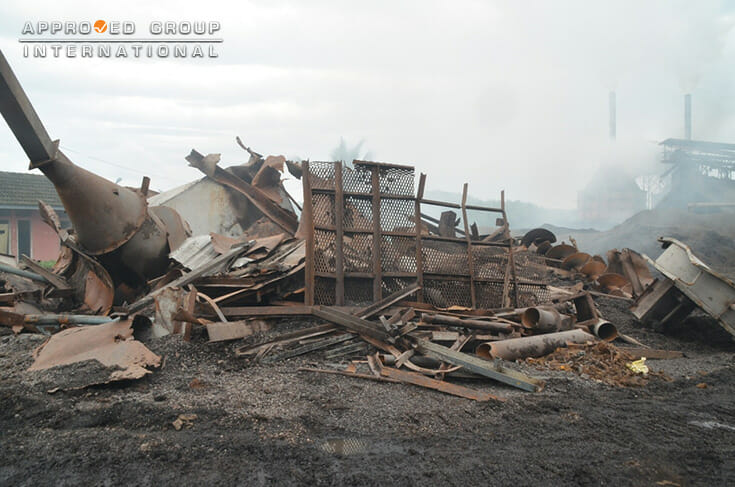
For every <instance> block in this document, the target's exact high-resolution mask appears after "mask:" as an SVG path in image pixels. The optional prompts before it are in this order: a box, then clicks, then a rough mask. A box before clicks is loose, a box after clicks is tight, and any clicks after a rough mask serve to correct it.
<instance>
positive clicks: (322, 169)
mask: <svg viewBox="0 0 735 487" xmlns="http://www.w3.org/2000/svg"><path fill="white" fill-rule="evenodd" d="M308 176H309V183H310V184H311V189H334V163H333V162H317V161H314V162H309V174H308Z"/></svg>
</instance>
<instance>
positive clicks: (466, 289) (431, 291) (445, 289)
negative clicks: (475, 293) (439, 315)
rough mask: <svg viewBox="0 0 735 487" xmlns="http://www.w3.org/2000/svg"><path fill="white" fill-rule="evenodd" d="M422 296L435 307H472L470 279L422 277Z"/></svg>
mask: <svg viewBox="0 0 735 487" xmlns="http://www.w3.org/2000/svg"><path fill="white" fill-rule="evenodd" d="M424 298H425V299H426V302H427V303H429V304H432V305H434V306H436V307H437V308H448V307H450V306H464V307H466V308H470V307H472V299H471V297H470V280H469V278H467V279H465V280H459V279H456V280H455V279H428V278H424Z"/></svg>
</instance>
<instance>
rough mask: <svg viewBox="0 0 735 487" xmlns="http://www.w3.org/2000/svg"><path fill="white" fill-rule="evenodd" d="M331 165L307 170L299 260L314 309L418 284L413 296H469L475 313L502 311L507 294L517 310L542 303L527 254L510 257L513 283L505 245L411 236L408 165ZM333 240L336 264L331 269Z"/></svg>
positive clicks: (459, 299)
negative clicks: (307, 210) (306, 231)
mask: <svg viewBox="0 0 735 487" xmlns="http://www.w3.org/2000/svg"><path fill="white" fill-rule="evenodd" d="M336 164H339V163H333V162H310V163H308V164H307V165H306V166H308V170H307V173H308V174H307V176H306V177H305V181H306V184H310V185H311V186H310V191H311V193H310V196H311V204H312V215H311V216H309V215H308V214H307V215H306V217H307V218H310V221H309V222H308V224H309V225H311V229H312V233H311V234H310V235H313V237H312V238H313V240H312V243H313V246H312V247H311V248H312V249H313V250H312V251H313V255H312V254H309V253H308V252H307V257H306V258H307V275H308V274H309V272H308V269H309V266H311V268H312V274H311V275H312V276H313V277H311V279H309V278H307V287H308V286H310V285H311V286H312V288H313V303H314V304H321V305H333V304H344V305H353V306H363V305H367V304H370V303H372V302H375V301H377V300H379V299H380V298H381V297H383V296H386V295H388V294H391V293H394V292H396V291H399V290H401V289H403V288H405V287H406V286H409V285H411V284H412V283H414V282H416V281H417V280H418V281H422V282H423V288H422V290H421V291H419V292H418V296H417V297H416V298H415V299H418V300H419V301H425V302H427V303H429V304H432V305H434V306H437V307H441V308H444V307H449V306H464V307H472V306H473V296H474V305H475V306H476V307H477V308H497V307H501V306H504V304H503V303H504V302H506V301H507V300H508V299H509V296H513V297H514V298H516V299H517V301H518V304H519V305H522V306H531V305H535V304H538V303H540V302H543V301H544V300H546V299H547V298H548V290H546V288H545V286H543V285H540V284H535V283H533V282H528V281H531V280H534V279H537V278H540V277H541V276H540V275H539V272H538V271H537V266H535V264H536V259H535V256H533V255H530V254H528V255H522V256H521V257H520V258H519V259H517V260H516V259H514V262H515V263H516V264H517V265H516V268H517V274H518V276H519V277H522V278H523V282H517V281H516V276H515V275H507V274H508V272H509V269H512V268H513V266H511V265H509V261H510V256H511V252H510V247H509V245H508V244H502V245H501V246H491V245H487V244H483V243H482V242H473V241H471V240H470V241H469V242H468V241H467V240H466V239H465V240H462V239H447V238H436V237H432V236H428V235H417V232H416V222H417V221H420V215H419V214H417V213H420V205H416V196H415V193H414V191H415V189H414V169H413V168H412V167H408V166H396V165H392V164H381V163H372V162H365V161H355V162H354V164H353V165H352V166H349V165H346V166H342V168H341V170H339V169H340V168H339V167H337V165H336ZM340 177H341V181H342V184H341V187H337V184H338V181H339V180H340ZM306 187H307V186H305V188H306ZM339 195H342V197H341V201H339V200H338V196H339ZM305 197H308V195H305ZM417 206H418V212H417ZM489 211H498V210H497V209H490V210H489ZM340 213H341V219H340V215H339V214H340ZM503 215H504V213H503ZM376 222H379V224H378V225H376ZM339 236H341V239H340V238H339ZM340 243H341V248H342V253H341V260H342V263H343V264H342V268H341V269H338V268H337V265H338V264H337V263H338V262H339V259H338V252H339V246H340V245H339V244H340ZM419 245H420V246H421V252H420V254H419V255H420V259H419V257H417V252H416V249H417V247H418V246H419ZM307 248H310V247H309V245H307ZM468 248H469V251H468ZM340 282H342V283H343V284H342V287H340V288H338V283H340ZM506 287H507V288H506ZM504 289H506V290H505V292H504ZM307 295H308V293H307ZM340 299H341V302H338V301H340ZM309 304H311V303H309Z"/></svg>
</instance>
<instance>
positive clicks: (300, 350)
mask: <svg viewBox="0 0 735 487" xmlns="http://www.w3.org/2000/svg"><path fill="white" fill-rule="evenodd" d="M352 338H354V336H353V335H351V334H349V333H346V334H344V335H339V336H336V337H329V338H323V339H321V340H317V341H315V342H312V343H307V344H306V345H302V346H300V347H297V348H294V349H292V350H284V351H283V352H280V353H276V354H273V355H269V356H267V357H264V358H263V359H262V360H261V362H263V363H264V364H271V363H273V362H278V361H279V360H285V359H287V358H292V357H298V356H299V355H304V354H306V353H309V352H314V351H316V350H321V349H323V348H327V347H331V346H332V345H335V344H337V343H342V342H346V341H347V340H351V339H352Z"/></svg>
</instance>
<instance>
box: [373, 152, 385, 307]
mask: <svg viewBox="0 0 735 487" xmlns="http://www.w3.org/2000/svg"><path fill="white" fill-rule="evenodd" d="M371 183H372V193H373V255H372V257H373V274H374V276H373V301H380V299H381V298H382V297H383V266H382V263H381V258H380V256H381V255H383V249H382V245H383V237H382V235H381V228H380V172H379V169H378V167H375V166H374V167H373V168H372V181H371Z"/></svg>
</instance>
